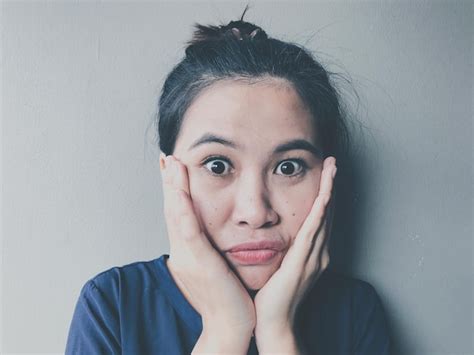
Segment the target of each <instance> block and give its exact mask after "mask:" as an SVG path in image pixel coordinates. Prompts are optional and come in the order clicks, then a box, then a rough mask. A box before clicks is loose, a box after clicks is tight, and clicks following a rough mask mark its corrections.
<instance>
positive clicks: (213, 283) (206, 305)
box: [160, 154, 256, 353]
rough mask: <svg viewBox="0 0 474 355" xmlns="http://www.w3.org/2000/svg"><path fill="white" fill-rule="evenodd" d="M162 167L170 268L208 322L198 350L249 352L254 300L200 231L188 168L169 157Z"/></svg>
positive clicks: (164, 160) (204, 322)
mask: <svg viewBox="0 0 474 355" xmlns="http://www.w3.org/2000/svg"><path fill="white" fill-rule="evenodd" d="M160 166H161V168H162V180H163V194H164V214H165V218H166V224H167V229H168V238H169V242H170V258H169V259H168V262H167V266H168V268H169V270H170V273H171V275H172V276H173V278H174V279H175V282H176V283H177V285H178V287H179V288H180V289H181V291H182V292H183V293H184V294H185V296H186V297H187V298H188V301H190V303H191V304H192V306H193V307H194V308H195V309H196V311H198V312H199V314H200V315H201V317H202V322H203V332H202V334H201V337H200V338H199V341H198V343H197V345H196V347H195V348H194V351H193V352H198V351H199V352H202V351H204V352H221V351H230V352H235V353H239V352H242V353H246V352H247V348H248V345H249V341H250V337H251V335H252V332H253V329H254V327H255V323H256V316H255V307H254V304H253V301H252V299H251V298H250V296H249V294H248V292H247V291H246V289H245V287H244V286H243V284H242V283H241V282H240V280H239V279H238V277H237V276H236V275H235V273H234V272H233V271H232V270H231V269H230V268H229V266H228V265H227V263H226V261H225V260H224V259H223V257H222V256H221V255H220V254H219V253H218V252H217V250H215V249H214V247H213V246H212V245H211V243H210V242H209V240H208V239H207V236H206V235H205V233H204V232H203V231H202V230H201V228H200V225H199V222H198V219H197V217H196V214H195V212H194V208H193V204H192V200H191V197H190V193H189V180H188V174H187V169H186V166H185V165H183V164H182V163H181V162H179V161H178V160H177V159H175V158H174V157H173V156H172V155H169V156H167V157H165V156H164V154H162V155H161V157H160Z"/></svg>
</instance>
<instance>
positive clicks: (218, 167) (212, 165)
mask: <svg viewBox="0 0 474 355" xmlns="http://www.w3.org/2000/svg"><path fill="white" fill-rule="evenodd" d="M204 166H205V167H206V169H207V170H209V171H210V172H211V173H212V174H213V175H218V176H220V175H225V172H226V171H227V172H229V170H230V167H231V166H230V163H229V162H228V161H227V160H226V159H222V158H218V159H216V158H213V159H208V160H207V161H206V162H205V163H204Z"/></svg>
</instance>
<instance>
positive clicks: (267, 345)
mask: <svg viewBox="0 0 474 355" xmlns="http://www.w3.org/2000/svg"><path fill="white" fill-rule="evenodd" d="M335 162H336V160H335V158H334V157H328V158H326V159H325V160H324V164H323V171H322V173H321V181H320V185H319V193H318V196H317V197H316V199H315V201H314V203H313V206H312V208H311V211H310V212H309V214H308V216H307V217H306V219H305V221H304V223H303V224H302V226H301V227H300V229H299V231H298V233H297V235H296V237H295V239H294V241H293V244H292V245H291V246H290V248H289V249H288V252H287V253H286V255H285V257H284V258H283V261H282V263H281V265H280V268H279V269H278V270H277V271H276V272H275V273H274V274H273V275H272V277H271V278H270V279H269V280H268V281H267V283H266V284H265V286H264V287H262V288H261V289H260V290H259V291H258V293H257V295H256V296H255V300H254V303H255V310H256V315H257V325H256V327H255V337H256V343H257V347H258V349H259V353H263V352H265V353H275V352H280V353H281V352H283V353H285V354H291V353H298V349H297V345H296V341H295V337H294V334H293V325H294V320H295V314H296V309H297V307H298V305H299V304H300V302H301V301H302V299H303V297H304V295H305V294H306V291H308V290H309V289H310V288H311V286H312V285H313V284H314V282H316V280H317V279H318V278H319V276H320V275H321V274H322V273H323V272H324V270H325V269H326V268H327V266H328V264H329V252H328V238H329V234H330V229H331V226H330V224H331V221H332V203H330V202H331V201H332V199H331V194H332V189H333V182H334V177H335V175H336V166H335Z"/></svg>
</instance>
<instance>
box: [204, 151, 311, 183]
mask: <svg viewBox="0 0 474 355" xmlns="http://www.w3.org/2000/svg"><path fill="white" fill-rule="evenodd" d="M213 160H222V161H224V162H226V163H227V164H229V165H230V167H231V168H233V166H232V163H231V162H230V161H229V159H227V158H226V157H224V156H222V155H215V156H210V157H207V158H206V159H205V160H204V161H203V162H202V165H203V166H205V165H206V164H207V163H209V162H211V161H213ZM285 162H295V163H297V164H299V165H300V166H301V171H300V172H298V173H296V174H294V175H282V176H284V177H287V178H290V179H292V178H296V177H299V176H301V175H304V174H305V173H306V171H307V170H308V164H307V163H306V162H305V161H304V160H303V159H301V158H293V159H285V160H282V161H281V162H280V163H279V164H278V165H277V167H278V166H280V164H281V163H285ZM206 170H208V171H209V173H210V174H211V175H212V176H215V177H225V175H222V174H214V173H213V172H212V171H210V170H209V169H206Z"/></svg>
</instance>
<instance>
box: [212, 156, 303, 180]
mask: <svg viewBox="0 0 474 355" xmlns="http://www.w3.org/2000/svg"><path fill="white" fill-rule="evenodd" d="M203 165H204V166H205V168H206V169H207V170H209V172H210V173H211V175H213V176H217V177H226V176H227V175H228V174H229V173H230V172H231V170H232V169H233V167H232V164H231V162H230V161H229V160H228V159H227V158H225V157H223V156H212V157H209V158H207V159H206V160H205V161H204V162H203ZM307 169H308V165H307V164H306V162H305V161H304V160H303V159H286V160H283V161H281V162H280V163H279V164H278V165H277V167H276V169H275V171H274V172H275V173H276V174H277V175H282V176H284V177H288V178H292V177H297V176H300V175H303V174H304V173H305V172H306V170H307Z"/></svg>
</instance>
